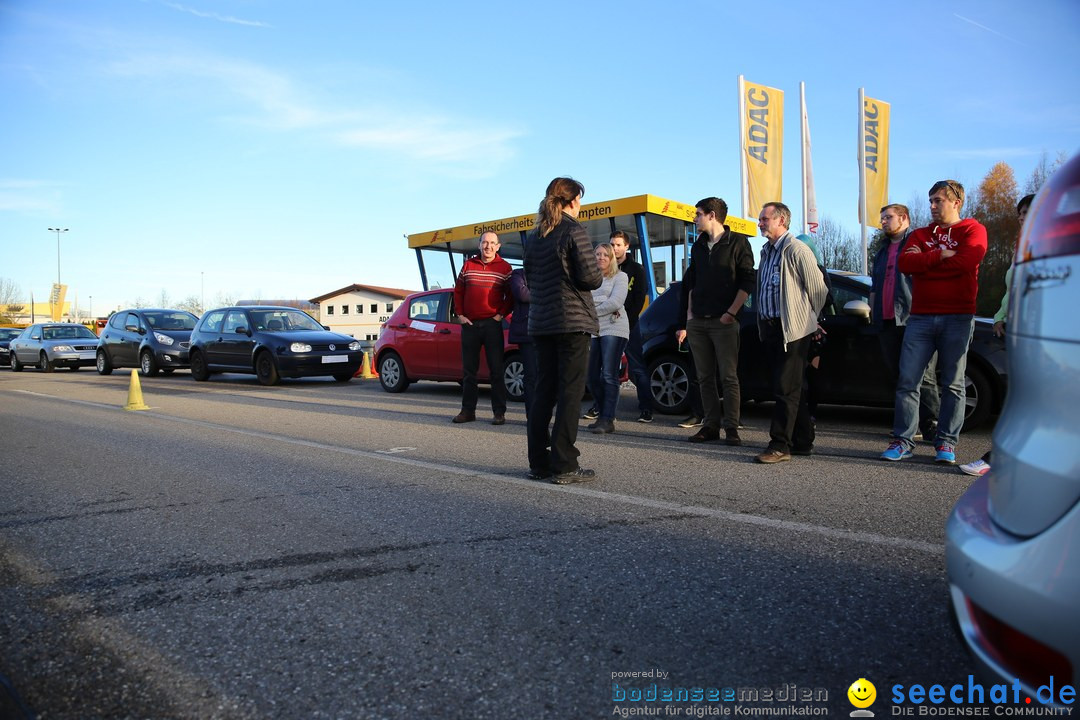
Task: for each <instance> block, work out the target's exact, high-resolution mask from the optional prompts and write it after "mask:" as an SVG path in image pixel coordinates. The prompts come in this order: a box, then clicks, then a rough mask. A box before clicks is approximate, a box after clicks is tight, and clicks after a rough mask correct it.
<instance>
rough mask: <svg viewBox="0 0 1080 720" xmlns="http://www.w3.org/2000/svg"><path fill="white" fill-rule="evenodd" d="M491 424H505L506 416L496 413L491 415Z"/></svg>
mask: <svg viewBox="0 0 1080 720" xmlns="http://www.w3.org/2000/svg"><path fill="white" fill-rule="evenodd" d="M491 424H492V425H505V424H506V416H505V415H496V416H495V417H493V418H492V419H491Z"/></svg>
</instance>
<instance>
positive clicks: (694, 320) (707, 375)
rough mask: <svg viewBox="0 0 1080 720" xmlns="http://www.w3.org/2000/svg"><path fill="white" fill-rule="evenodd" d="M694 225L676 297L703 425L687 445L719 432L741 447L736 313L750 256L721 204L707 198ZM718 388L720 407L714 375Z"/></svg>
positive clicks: (748, 285)
mask: <svg viewBox="0 0 1080 720" xmlns="http://www.w3.org/2000/svg"><path fill="white" fill-rule="evenodd" d="M695 207H696V208H697V212H696V213H695V215H694V225H696V226H697V230H698V239H697V240H696V241H695V242H694V245H693V247H691V248H690V266H689V267H688V268H687V269H686V273H685V274H684V275H683V282H682V293H681V295H680V298H679V323H680V326H681V327H680V329H679V330H678V331H677V332H676V338H677V339H678V341H679V342H680V343H681V342H683V341H684V340H686V339H687V338H689V341H690V351H691V352H692V353H693V354H694V367H695V368H696V370H697V377H698V385H699V386H700V388H701V401H702V406H703V409H704V410H705V418H704V423H703V424H702V427H701V429H700V430H699V431H698V432H697V434H695V435H692V436H691V437H690V438H689V440H690V442H706V441H709V440H718V439H719V438H720V428H721V427H723V428H724V434H725V442H726V443H727V444H728V445H741V444H742V439H741V438H740V437H739V404H740V402H741V393H740V388H739V311H740V310H742V307H743V304H744V303H745V302H746V299H747V298H748V297H749V296H750V293H751V292H752V291H753V289H754V283H755V281H756V276H755V274H754V255H753V253H752V251H751V250H750V241H749V240H747V238H746V236H745V235H740V234H739V233H734V232H732V231H731V228H729V227H727V226H726V225H724V220H726V219H727V203H725V202H724V201H723V200H721V199H720V198H717V197H708V198H705V199H704V200H702V201H700V202H699V203H698V204H697V205H696V206H695ZM718 368H719V374H720V383H721V385H722V386H723V388H724V400H723V404H722V406H721V403H720V398H719V397H718V395H717V391H716V390H717V388H716V383H717V370H718Z"/></svg>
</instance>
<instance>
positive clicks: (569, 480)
mask: <svg viewBox="0 0 1080 720" xmlns="http://www.w3.org/2000/svg"><path fill="white" fill-rule="evenodd" d="M595 479H596V471H595V470H588V469H586V468H578V469H576V470H567V471H566V472H561V473H556V474H555V478H554V479H553V480H552V481H551V482H553V483H555V484H556V485H573V484H574V483H583V482H589V481H590V480H595Z"/></svg>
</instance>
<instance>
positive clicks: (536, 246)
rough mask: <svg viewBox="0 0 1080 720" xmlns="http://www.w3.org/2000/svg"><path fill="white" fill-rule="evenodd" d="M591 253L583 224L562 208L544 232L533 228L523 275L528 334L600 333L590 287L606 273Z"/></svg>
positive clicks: (596, 284) (526, 252)
mask: <svg viewBox="0 0 1080 720" xmlns="http://www.w3.org/2000/svg"><path fill="white" fill-rule="evenodd" d="M593 252H594V251H593V246H592V243H591V242H589V236H588V235H587V234H586V233H585V229H584V228H583V227H581V225H579V224H578V222H577V221H576V220H575V219H574V218H572V217H570V216H569V215H567V214H566V213H563V216H562V221H561V222H559V224H558V225H556V226H555V227H554V229H552V231H551V232H550V233H548V234H547V235H546V236H545V237H540V236H539V235H538V233H537V232H533V233H532V234H531V235H529V238H528V241H527V244H526V249H525V278H526V279H527V280H528V283H529V293H530V295H531V296H532V302H531V303H530V305H529V335H533V336H536V335H558V334H562V333H574V332H580V333H589V334H590V335H596V334H597V333H599V332H600V325H599V323H598V322H597V320H596V306H595V305H594V304H593V299H592V292H591V291H593V290H595V289H596V288H598V287H600V284H601V282H603V279H604V278H603V276H602V275H601V274H600V269H599V268H598V267H597V266H596V256H595V255H594V254H593Z"/></svg>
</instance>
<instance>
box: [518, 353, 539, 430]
mask: <svg viewBox="0 0 1080 720" xmlns="http://www.w3.org/2000/svg"><path fill="white" fill-rule="evenodd" d="M517 346H518V352H519V357H520V358H521V367H522V368H523V369H524V371H525V378H524V380H525V418H526V419H528V417H529V413H531V412H532V403H533V398H534V397H536V348H535V347H533V343H532V341H531V340H530V341H528V342H519V343H518V344H517Z"/></svg>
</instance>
